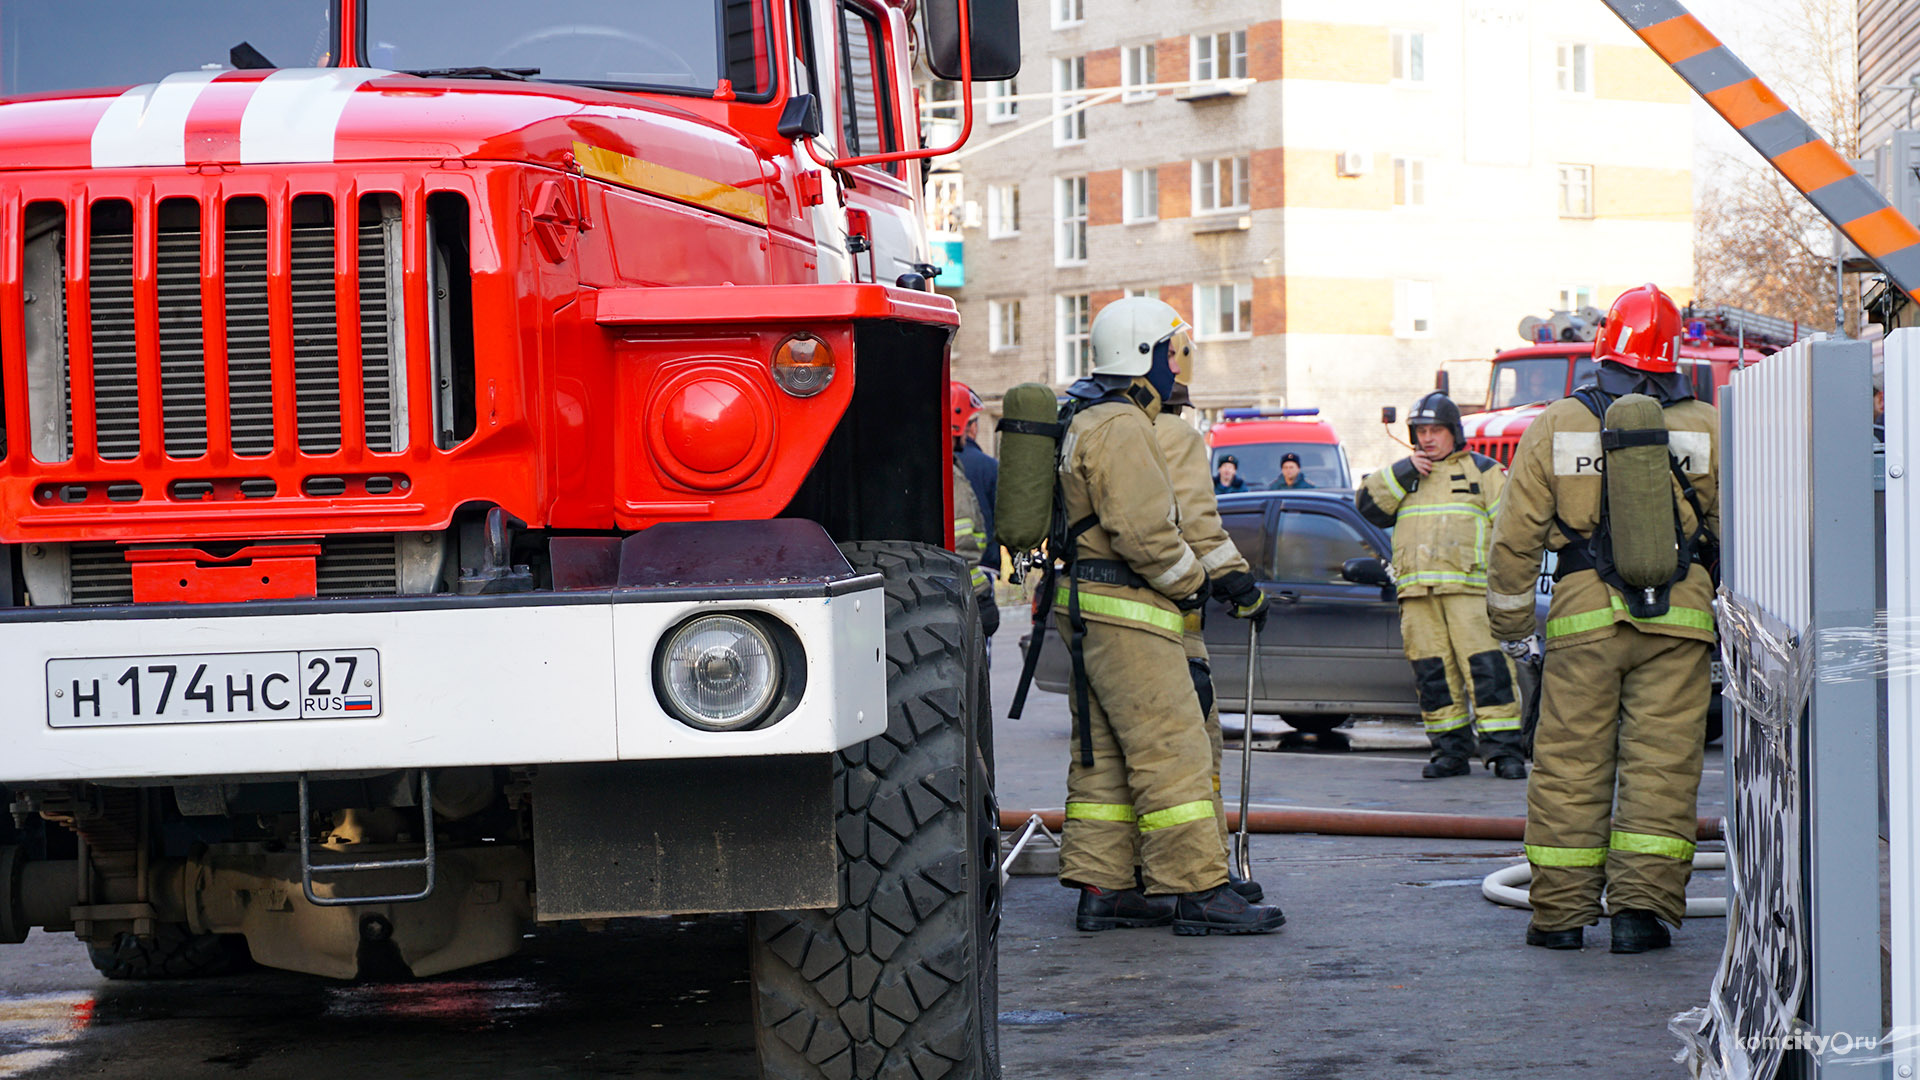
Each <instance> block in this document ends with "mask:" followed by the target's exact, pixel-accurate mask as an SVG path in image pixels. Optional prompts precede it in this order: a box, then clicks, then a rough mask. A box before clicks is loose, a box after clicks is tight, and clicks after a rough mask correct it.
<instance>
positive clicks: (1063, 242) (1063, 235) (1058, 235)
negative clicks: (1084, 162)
mask: <svg viewBox="0 0 1920 1080" xmlns="http://www.w3.org/2000/svg"><path fill="white" fill-rule="evenodd" d="M1053 181H1054V182H1053V223H1054V229H1053V265H1055V266H1085V265H1086V263H1087V217H1088V215H1087V175H1086V174H1085V173H1078V174H1076V175H1073V176H1056V177H1054V178H1053ZM1076 185H1077V187H1076ZM1074 191H1077V193H1078V194H1077V196H1076V195H1075V194H1073V193H1072V192H1074ZM1076 201H1077V203H1078V205H1077V207H1074V206H1070V204H1072V203H1074V202H1076ZM1069 209H1077V210H1078V213H1075V214H1069V213H1067V212H1066V211H1067V210H1069ZM1076 235H1077V237H1078V241H1079V242H1078V244H1077V247H1078V249H1079V251H1078V254H1074V253H1073V252H1072V250H1071V249H1072V248H1074V247H1075V246H1076V245H1075V244H1073V243H1071V242H1070V239H1069V238H1070V237H1072V236H1076Z"/></svg>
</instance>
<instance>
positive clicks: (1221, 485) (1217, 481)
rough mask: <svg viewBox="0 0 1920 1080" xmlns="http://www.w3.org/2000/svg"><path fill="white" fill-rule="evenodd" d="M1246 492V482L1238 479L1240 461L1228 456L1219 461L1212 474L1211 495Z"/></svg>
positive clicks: (1230, 455)
mask: <svg viewBox="0 0 1920 1080" xmlns="http://www.w3.org/2000/svg"><path fill="white" fill-rule="evenodd" d="M1245 490H1247V482H1246V481H1245V480H1242V479H1241V478H1240V459H1239V458H1237V457H1234V456H1233V455H1232V454H1228V455H1227V456H1226V457H1223V458H1221V459H1220V464H1219V465H1217V466H1216V467H1215V469H1214V473H1213V493H1214V494H1215V495H1227V494H1231V493H1232V492H1235V491H1245Z"/></svg>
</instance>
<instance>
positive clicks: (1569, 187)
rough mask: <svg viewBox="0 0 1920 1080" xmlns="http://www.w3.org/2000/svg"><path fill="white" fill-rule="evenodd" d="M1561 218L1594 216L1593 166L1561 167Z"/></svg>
mask: <svg viewBox="0 0 1920 1080" xmlns="http://www.w3.org/2000/svg"><path fill="white" fill-rule="evenodd" d="M1560 216H1561V217H1571V218H1590V217H1592V216H1593V166H1591V165H1562V166H1560Z"/></svg>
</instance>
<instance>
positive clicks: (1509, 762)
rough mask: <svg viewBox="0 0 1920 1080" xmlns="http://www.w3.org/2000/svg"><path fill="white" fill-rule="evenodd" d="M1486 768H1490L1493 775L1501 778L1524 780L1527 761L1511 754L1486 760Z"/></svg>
mask: <svg viewBox="0 0 1920 1080" xmlns="http://www.w3.org/2000/svg"><path fill="white" fill-rule="evenodd" d="M1487 768H1489V769H1492V770H1493V775H1495V776H1497V777H1499V778H1500V779H1502V780H1525V779H1526V778H1527V763H1526V762H1525V761H1522V760H1521V759H1519V758H1517V757H1513V756H1512V755H1506V756H1502V757H1497V758H1494V759H1493V760H1492V761H1489V762H1487Z"/></svg>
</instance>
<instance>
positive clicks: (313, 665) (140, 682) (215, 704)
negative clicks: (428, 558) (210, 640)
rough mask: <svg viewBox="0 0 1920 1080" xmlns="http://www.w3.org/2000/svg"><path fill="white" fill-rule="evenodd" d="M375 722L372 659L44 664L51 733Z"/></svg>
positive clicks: (320, 656) (219, 657)
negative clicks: (342, 719)
mask: <svg viewBox="0 0 1920 1080" xmlns="http://www.w3.org/2000/svg"><path fill="white" fill-rule="evenodd" d="M379 715H380V653H379V650H377V649H320V650H314V651H311V652H242V653H191V654H181V655H176V656H91V657H81V658H73V659H66V658H62V659H55V660H49V661H47V723H48V724H49V725H50V726H52V727H57V728H60V727H116V726H121V725H128V724H199V723H220V722H227V721H243V720H317V719H331V718H337V717H356V716H379Z"/></svg>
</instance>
